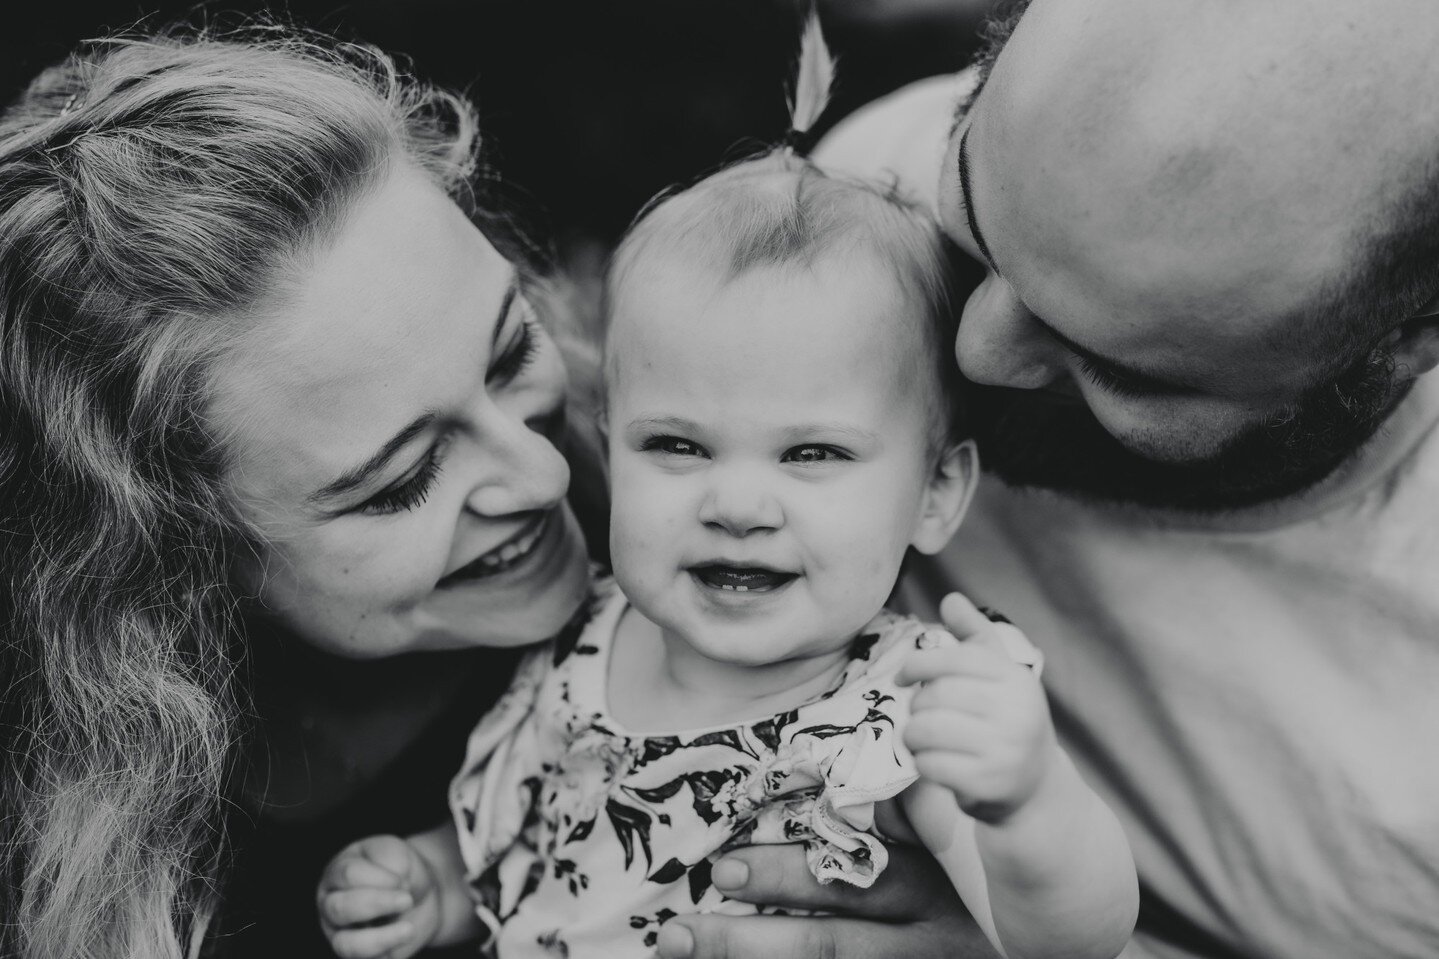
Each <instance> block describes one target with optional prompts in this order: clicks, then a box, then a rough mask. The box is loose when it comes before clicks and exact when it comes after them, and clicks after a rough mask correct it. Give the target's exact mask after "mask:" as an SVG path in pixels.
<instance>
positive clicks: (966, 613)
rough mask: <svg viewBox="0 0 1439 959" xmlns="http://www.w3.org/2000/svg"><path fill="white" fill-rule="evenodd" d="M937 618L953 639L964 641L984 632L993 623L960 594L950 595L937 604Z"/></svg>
mask: <svg viewBox="0 0 1439 959" xmlns="http://www.w3.org/2000/svg"><path fill="white" fill-rule="evenodd" d="M939 618H940V619H942V620H943V621H944V626H945V628H946V629H948V630H949V631H950V632H951V633H953V634H954V638H955V639H959V640H966V639H971V638H973V637H974V636H976V635H979V634H982V633H984V632H986V631H987V630H988V629H989V628H990V626H992V625H993V623H991V622H990V619H989V617H988V616H986V615H984V613H982V612H980V610H979V607H978V606H976V605H974V604H973V603H971V602H970V601H969V598H968V597H966V596H964V595H962V594H960V593H950V594H949V595H948V596H946V597H945V598H944V599H943V600H941V601H940V604H939Z"/></svg>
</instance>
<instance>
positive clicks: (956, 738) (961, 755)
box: [898, 594, 1060, 825]
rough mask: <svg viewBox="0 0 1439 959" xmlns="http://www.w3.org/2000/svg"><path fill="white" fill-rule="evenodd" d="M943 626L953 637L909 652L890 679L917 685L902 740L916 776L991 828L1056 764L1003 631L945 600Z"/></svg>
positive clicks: (1031, 678)
mask: <svg viewBox="0 0 1439 959" xmlns="http://www.w3.org/2000/svg"><path fill="white" fill-rule="evenodd" d="M940 614H941V616H942V617H943V619H944V622H945V625H946V626H947V627H949V629H950V631H951V632H952V633H954V635H955V636H956V637H957V638H958V639H959V640H960V643H959V644H958V645H957V646H956V645H953V644H946V645H944V646H943V647H940V648H935V649H920V650H916V651H915V652H913V653H911V654H910V656H909V659H908V660H907V661H906V662H905V664H904V667H903V668H902V669H901V670H900V673H899V677H898V679H899V682H900V683H901V684H904V685H909V684H911V683H919V684H920V689H919V691H918V692H917V693H915V695H914V700H913V702H912V704H911V706H910V717H909V724H908V726H907V727H906V729H905V732H904V743H905V745H906V746H908V747H909V749H910V751H911V752H912V753H914V761H915V766H916V767H917V768H918V769H919V772H920V775H922V776H924V777H925V778H926V779H929V780H932V781H933V782H936V783H939V784H940V785H942V786H945V787H946V788H948V789H949V790H950V791H952V792H953V793H954V795H955V797H956V799H958V801H959V804H960V807H961V808H963V809H964V811H965V812H966V813H968V814H969V815H971V816H973V817H974V818H975V819H978V820H980V821H981V822H987V823H992V824H995V825H998V824H999V823H1001V822H1003V821H1004V820H1005V819H1007V818H1008V817H1009V816H1010V815H1012V814H1013V813H1014V812H1016V811H1017V810H1018V809H1020V808H1021V807H1022V806H1023V805H1024V804H1025V803H1026V802H1028V801H1029V800H1030V799H1031V798H1032V797H1033V796H1034V795H1035V794H1036V793H1037V792H1038V791H1039V788H1040V786H1041V784H1042V783H1043V782H1044V780H1045V777H1046V775H1047V774H1048V773H1049V772H1050V771H1051V770H1052V769H1054V768H1055V766H1056V765H1057V763H1058V762H1059V755H1060V754H1059V748H1058V745H1057V743H1056V741H1055V735H1054V725H1053V723H1052V722H1051V721H1050V718H1049V707H1048V705H1047V704H1046V703H1045V699H1044V691H1043V689H1042V688H1041V687H1040V684H1039V677H1038V676H1036V675H1035V673H1034V671H1033V670H1031V669H1029V668H1028V667H1026V666H1024V665H1021V664H1020V663H1017V662H1015V661H1014V660H1013V659H1012V658H1011V657H1010V655H1009V654H1008V653H1007V652H1006V651H1005V647H1004V641H1003V639H1002V632H1003V631H1004V630H1013V629H1014V628H1015V627H1013V626H1011V625H1009V624H1007V623H993V622H990V620H989V619H988V617H986V616H985V615H984V614H983V613H981V612H980V611H979V610H978V609H976V608H975V607H974V605H973V604H972V603H970V602H969V601H968V600H967V599H965V598H964V597H962V596H958V595H954V594H951V595H950V596H947V597H945V600H944V603H943V604H942V605H941V607H940Z"/></svg>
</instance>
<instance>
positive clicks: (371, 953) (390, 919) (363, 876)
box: [316, 836, 440, 959]
mask: <svg viewBox="0 0 1439 959" xmlns="http://www.w3.org/2000/svg"><path fill="white" fill-rule="evenodd" d="M316 905H317V907H318V909H319V912H320V926H321V928H323V929H324V931H325V936H326V937H327V938H328V939H329V940H330V948H331V949H333V950H335V955H337V956H339V957H340V959H380V957H384V959H407V957H409V956H413V955H414V954H415V953H417V952H419V951H420V950H421V949H423V948H425V947H426V946H428V945H429V944H430V942H431V940H433V939H434V937H435V933H436V931H437V930H438V929H439V925H440V906H439V895H438V886H437V884H436V882H435V877H434V874H433V873H432V872H431V871H430V866H429V863H427V862H426V861H425V860H424V858H423V857H421V856H420V854H419V853H418V852H416V851H415V847H414V846H412V845H410V844H409V843H408V842H406V841H405V840H403V839H401V838H400V837H399V836H369V837H367V838H365V839H361V840H359V841H358V842H353V843H351V844H350V845H348V846H346V847H345V848H344V849H342V850H340V852H339V853H338V854H337V855H336V856H335V858H334V859H331V860H330V864H329V865H328V866H326V867H325V872H324V874H323V875H322V876H321V877H320V888H319V890H318V891H317V893H316Z"/></svg>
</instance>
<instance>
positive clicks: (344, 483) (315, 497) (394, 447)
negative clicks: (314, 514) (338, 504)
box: [307, 410, 437, 505]
mask: <svg viewBox="0 0 1439 959" xmlns="http://www.w3.org/2000/svg"><path fill="white" fill-rule="evenodd" d="M436 419H437V415H436V413H435V412H434V411H433V410H427V411H426V412H424V413H422V414H420V415H419V416H417V417H415V418H414V419H413V420H412V421H410V422H409V423H408V424H407V425H406V426H405V427H404V428H403V429H401V430H400V431H399V432H398V433H396V434H395V435H394V436H392V437H390V438H389V439H388V440H386V441H385V445H384V446H381V447H380V449H379V451H378V452H376V453H375V455H374V456H371V457H370V458H369V459H367V460H365V462H363V463H361V464H360V465H359V466H356V467H354V468H353V469H348V470H346V471H345V472H343V473H341V474H340V475H339V476H338V477H337V478H335V479H334V480H331V481H330V482H328V483H326V484H325V485H324V486H322V487H320V488H319V489H318V490H316V491H315V492H313V493H311V494H310V495H309V496H308V497H307V499H308V501H309V502H310V503H312V504H316V505H318V504H321V503H324V502H325V501H327V500H332V499H334V498H335V497H337V496H340V495H341V494H344V493H349V492H353V491H354V490H356V489H358V488H359V487H361V486H363V485H364V484H365V483H366V482H367V481H368V480H369V479H370V477H372V476H374V475H375V474H376V473H378V472H379V471H380V470H382V469H384V468H385V464H387V463H389V461H390V459H391V458H392V457H393V456H394V455H395V454H396V453H398V452H399V451H400V450H401V449H403V448H404V446H405V444H406V443H408V442H410V440H412V439H414V438H415V437H416V436H418V435H419V434H420V433H422V432H423V431H424V430H426V429H428V428H429V426H430V424H431V423H433V422H435V420H436Z"/></svg>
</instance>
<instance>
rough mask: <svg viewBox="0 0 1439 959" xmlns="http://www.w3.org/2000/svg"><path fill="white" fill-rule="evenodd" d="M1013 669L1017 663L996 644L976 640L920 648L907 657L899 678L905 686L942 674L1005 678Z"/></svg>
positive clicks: (979, 677)
mask: <svg viewBox="0 0 1439 959" xmlns="http://www.w3.org/2000/svg"><path fill="white" fill-rule="evenodd" d="M979 635H980V636H983V635H984V634H979ZM1013 668H1014V664H1013V663H1012V662H1011V661H1010V659H1009V657H1008V656H1007V655H1006V654H1005V652H1004V650H1003V649H1002V648H1000V647H999V646H998V645H997V644H996V643H990V642H988V641H985V640H983V639H972V640H970V641H969V642H966V643H963V644H961V645H958V646H955V645H952V644H951V645H946V646H940V647H937V648H934V649H916V650H915V651H913V652H912V653H910V654H909V655H908V656H906V657H905V660H904V665H903V666H901V667H900V670H899V674H898V675H897V676H896V677H895V679H896V681H897V682H899V684H900V685H901V686H908V685H911V684H913V683H925V682H929V681H930V680H933V679H938V678H940V677H941V676H965V677H972V678H975V679H1002V678H1003V677H1004V676H1005V675H1006V674H1008V673H1010V672H1011V671H1012V670H1013Z"/></svg>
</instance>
